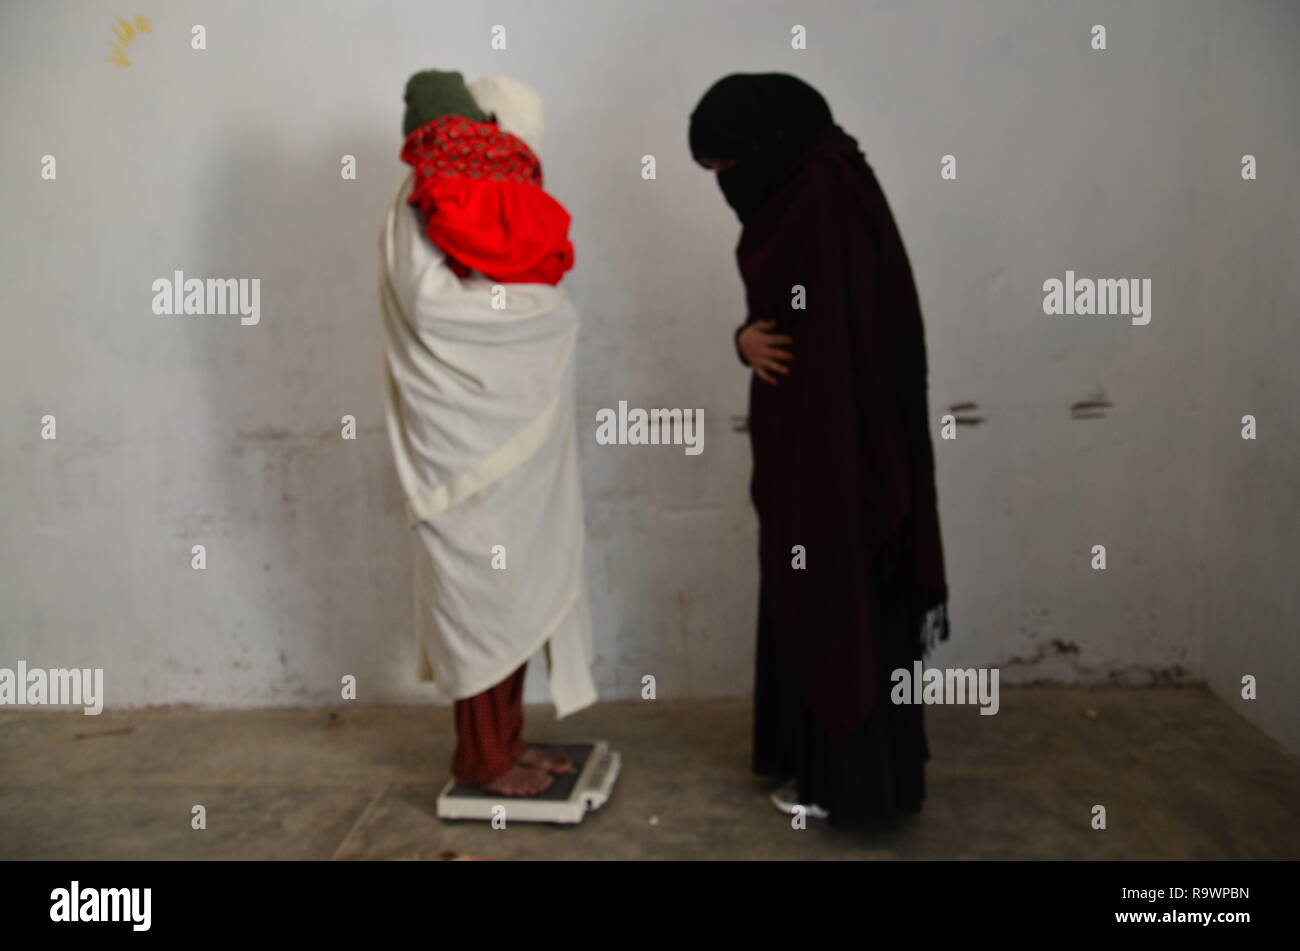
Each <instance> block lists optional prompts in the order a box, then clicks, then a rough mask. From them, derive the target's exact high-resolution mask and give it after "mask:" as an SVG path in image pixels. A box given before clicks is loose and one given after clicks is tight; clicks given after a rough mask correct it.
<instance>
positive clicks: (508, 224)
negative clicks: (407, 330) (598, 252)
mask: <svg viewBox="0 0 1300 951" xmlns="http://www.w3.org/2000/svg"><path fill="white" fill-rule="evenodd" d="M402 161H404V162H406V163H407V164H408V165H410V166H412V167H413V168H414V169H415V184H414V186H413V187H412V189H411V197H410V198H409V199H408V200H409V202H410V203H411V204H412V205H415V206H417V207H418V208H419V209H420V211H421V212H422V213H423V215H424V219H425V227H426V230H427V231H428V234H429V239H430V240H431V241H433V243H434V244H435V245H437V246H438V247H439V248H440V249H441V250H442V251H444V252H445V253H446V255H447V259H448V263H449V264H450V266H451V268H452V270H454V271H455V272H456V273H457V274H458V275H460V276H461V277H464V276H466V275H467V274H469V272H470V271H478V272H479V273H480V274H483V275H485V276H486V277H488V278H490V279H491V280H494V281H500V282H501V283H503V284H525V283H536V284H558V283H559V282H560V279H561V278H562V277H563V276H564V273H565V272H566V271H568V270H569V268H571V267H573V244H572V243H571V242H570V241H569V237H568V233H569V220H570V219H569V213H568V212H567V211H565V209H564V206H563V205H561V204H560V203H559V202H558V201H556V200H555V199H554V198H552V197H551V196H550V195H548V194H547V193H546V192H545V191H543V190H542V163H541V162H540V161H539V160H538V158H537V156H536V155H535V154H533V151H532V149H530V148H529V147H528V146H527V145H525V144H524V142H523V140H521V139H519V138H518V137H516V136H513V135H511V134H510V133H509V132H504V131H502V130H501V129H500V128H498V127H497V125H496V124H495V123H493V122H474V121H473V120H471V119H466V118H464V117H462V116H441V117H439V118H437V119H434V120H432V121H431V122H428V123H426V124H424V125H422V126H420V127H419V128H418V129H415V130H414V131H413V132H412V133H411V134H410V135H409V136H407V138H406V143H405V145H403V147H402Z"/></svg>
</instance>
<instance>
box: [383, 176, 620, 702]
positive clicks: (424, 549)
mask: <svg viewBox="0 0 1300 951" xmlns="http://www.w3.org/2000/svg"><path fill="white" fill-rule="evenodd" d="M412 177H413V176H411V175H408V176H407V177H406V179H405V180H404V181H403V182H402V184H401V185H400V186H398V189H397V192H396V194H395V195H394V196H393V201H392V204H391V205H390V206H389V209H388V216H387V219H386V221H385V225H384V230H383V233H382V234H381V236H380V262H381V264H380V288H381V292H380V293H381V297H382V300H383V310H384V328H385V356H386V364H387V371H388V372H387V376H388V434H389V439H390V441H391V443H392V447H393V455H394V458H395V461H396V464H397V474H398V477H399V478H400V480H401V483H402V487H403V489H404V491H405V495H406V499H407V509H408V514H409V521H410V524H411V526H412V528H413V529H414V532H415V541H416V543H415V546H414V547H415V571H414V578H415V617H416V635H417V638H418V640H419V644H420V661H421V663H420V679H422V680H433V681H435V682H436V683H437V684H438V686H439V687H440V688H441V689H442V690H443V691H445V692H446V693H447V694H449V695H450V696H451V697H453V698H456V699H462V698H465V697H470V696H473V695H474V694H476V693H480V692H482V691H484V690H486V689H487V688H489V687H492V686H494V685H495V684H497V683H500V682H501V681H502V680H504V679H505V678H506V677H507V676H509V675H510V674H511V673H513V672H514V671H515V670H516V669H517V668H518V667H519V665H520V664H522V663H524V662H525V661H526V660H528V659H529V658H530V657H532V655H533V654H535V653H536V652H537V651H538V650H539V649H540V648H541V647H542V646H543V645H545V646H546V648H547V657H548V660H549V661H550V680H551V697H552V699H553V701H554V703H555V707H556V714H557V715H558V716H561V717H563V716H567V715H568V714H570V713H573V712H575V711H577V710H580V709H582V708H583V707H585V706H587V705H589V704H591V703H593V702H595V699H596V689H595V685H594V684H593V683H592V680H591V671H590V667H591V660H592V648H591V623H590V620H589V618H588V613H587V598H586V592H585V587H584V578H583V522H582V495H581V486H580V483H579V479H578V459H577V442H576V435H575V422H574V405H573V363H574V345H575V342H576V339H577V331H578V317H577V314H576V313H575V312H574V309H573V306H572V305H571V304H570V303H569V298H568V295H567V294H566V293H565V292H564V290H563V289H561V288H559V287H552V286H550V285H548V284H505V285H501V284H498V285H494V284H493V283H492V282H491V281H489V280H488V279H487V278H485V277H483V276H482V275H479V274H473V275H471V276H470V277H469V278H466V279H464V280H461V279H460V278H458V277H457V276H456V275H455V274H454V273H453V272H452V271H451V270H450V268H448V266H447V263H446V260H445V258H444V256H443V254H442V252H441V251H439V250H438V249H437V248H436V247H435V246H434V245H433V243H432V242H431V241H430V240H429V238H428V236H427V235H426V234H425V233H424V229H423V228H422V227H421V224H422V222H421V220H420V218H419V213H418V212H417V211H416V210H415V209H414V208H413V207H411V206H410V205H408V204H407V202H406V198H407V196H408V195H409V194H410V188H411V182H412ZM494 288H495V292H494ZM494 304H495V305H496V306H495V307H494V306H493V305H494ZM498 546H499V547H498ZM503 563H504V568H501V567H500V565H501V564H503ZM494 564H495V565H496V566H497V567H494Z"/></svg>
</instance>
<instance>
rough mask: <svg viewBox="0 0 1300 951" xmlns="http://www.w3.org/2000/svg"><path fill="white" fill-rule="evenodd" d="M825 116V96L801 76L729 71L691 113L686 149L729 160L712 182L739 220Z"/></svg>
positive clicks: (785, 170) (827, 120) (699, 156)
mask: <svg viewBox="0 0 1300 951" xmlns="http://www.w3.org/2000/svg"><path fill="white" fill-rule="evenodd" d="M831 122H832V119H831V110H830V107H829V106H827V105H826V100H825V99H823V98H822V95H821V93H819V92H818V91H817V90H816V89H813V88H812V87H811V86H809V85H808V84H807V83H805V82H803V81H802V80H800V79H796V78H795V77H793V76H787V75H785V74H784V73H734V74H732V75H730V76H726V77H724V78H722V79H720V80H718V81H717V82H716V83H714V84H713V86H712V87H711V88H710V89H709V91H708V92H707V93H705V94H704V98H702V99H701V100H700V102H699V104H698V105H697V106H696V107H695V111H694V112H692V113H691V126H690V144H691V154H692V155H693V156H694V157H695V160H696V161H697V162H700V163H703V162H704V161H705V160H707V159H734V160H735V162H736V164H735V165H733V166H732V167H731V168H728V169H725V170H723V171H721V172H719V173H718V185H719V187H721V189H722V194H723V195H724V196H725V197H726V199H727V204H728V205H730V206H731V207H732V208H733V209H734V210H735V212H736V214H737V215H739V216H740V220H741V221H742V222H744V221H746V220H747V219H748V218H749V217H750V215H752V214H753V212H754V211H755V210H756V209H757V208H758V207H759V206H760V205H761V204H762V203H763V201H764V199H766V198H767V197H768V196H769V195H770V194H771V193H772V192H773V191H774V190H775V189H776V188H777V186H779V185H780V184H781V182H782V181H783V180H784V179H785V177H786V176H787V175H788V174H789V172H790V169H791V168H792V167H793V166H794V163H795V162H796V161H797V160H798V159H799V157H800V156H801V155H803V153H804V152H805V151H807V149H808V146H809V145H810V144H811V143H812V142H813V140H814V138H815V137H816V136H817V133H819V132H821V131H822V130H823V129H824V128H826V127H827V126H829V125H830V124H831Z"/></svg>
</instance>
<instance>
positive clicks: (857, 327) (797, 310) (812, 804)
mask: <svg viewBox="0 0 1300 951" xmlns="http://www.w3.org/2000/svg"><path fill="white" fill-rule="evenodd" d="M690 145H691V152H692V154H693V155H694V157H695V159H696V160H697V161H698V162H700V164H702V165H704V166H705V167H707V168H710V169H713V170H715V171H716V172H717V173H718V184H719V185H720V186H721V188H722V192H723V195H724V196H725V197H726V200H727V203H728V204H729V205H730V206H731V207H732V208H733V209H734V210H735V211H736V213H737V215H739V217H740V220H741V223H742V225H743V231H742V234H741V237H740V244H739V246H738V247H737V249H736V257H737V260H738V262H739V265H740V273H741V277H742V279H743V281H744V285H745V297H746V305H747V309H748V317H747V319H746V321H745V323H744V324H743V325H742V326H741V327H740V328H739V329H738V330H737V331H736V336H735V340H736V348H737V352H738V355H739V356H740V358H741V360H742V362H745V363H746V364H748V365H750V366H752V367H753V369H754V375H753V378H752V379H751V382H750V396H749V432H750V443H751V447H752V450H753V457H754V470H753V478H752V482H751V485H750V494H751V498H752V499H753V502H754V506H755V508H756V509H757V512H758V519H759V565H760V576H761V581H760V594H759V623H758V652H757V676H756V678H755V688H754V759H753V766H754V771H755V772H757V773H760V774H765V775H775V776H777V777H778V778H780V779H782V780H785V781H786V782H785V783H784V785H782V786H781V787H780V788H778V790H777V791H776V792H774V793H773V797H772V798H773V801H774V802H775V803H776V804H777V806H778V807H779V808H782V809H783V810H784V811H786V812H794V811H795V809H796V806H802V807H803V808H804V809H805V810H806V813H807V814H808V815H812V816H819V817H828V819H829V821H830V822H831V824H833V825H859V826H860V825H875V824H881V823H883V824H893V823H894V822H895V821H896V820H897V818H898V816H899V814H900V813H902V812H914V811H916V810H918V809H919V808H920V805H921V800H922V798H923V797H924V792H925V787H924V764H925V762H926V760H927V759H928V758H929V750H928V747H927V744H926V739H925V730H924V726H923V723H922V717H921V711H922V707H921V706H920V705H901V704H894V703H891V700H890V691H891V679H890V674H891V672H892V671H894V670H896V669H899V668H902V669H905V670H907V671H908V675H909V677H910V676H911V675H912V672H913V667H912V665H913V662H914V661H917V660H919V659H920V658H921V657H922V655H923V654H924V652H925V651H926V649H927V648H928V647H930V646H932V645H933V643H934V642H935V641H936V640H939V639H944V638H946V637H947V633H948V626H947V614H946V603H947V584H946V580H945V577H944V565H943V548H942V543H941V541H940V537H939V519H938V510H937V501H936V496H935V486H934V456H933V449H932V446H931V442H930V432H929V421H928V420H929V411H928V407H927V395H926V389H927V382H926V357H925V335H924V330H923V327H922V324H921V311H920V305H919V303H918V300H917V296H916V289H915V286H914V284H913V281H912V270H911V266H910V264H909V263H908V259H907V253H906V251H905V250H904V248H903V242H902V239H901V237H900V236H899V233H898V229H897V227H896V226H895V224H894V219H893V216H892V214H891V213H890V210H889V206H888V204H887V203H886V201H885V196H884V194H883V192H882V191H881V189H880V186H879V184H878V183H877V182H876V178H875V175H874V174H873V172H872V170H871V167H870V166H869V165H867V163H866V160H865V158H864V156H863V154H862V152H861V151H860V150H859V149H858V146H857V142H856V141H855V140H854V139H852V138H850V137H849V136H848V135H847V134H845V132H844V131H843V130H842V129H841V128H840V127H839V126H837V125H835V123H834V122H833V121H832V119H831V114H830V109H829V108H828V107H827V105H826V102H825V100H824V99H823V98H822V97H821V95H820V94H819V93H818V92H817V91H816V90H815V89H813V88H812V87H810V86H808V85H807V84H806V83H803V82H801V81H800V80H798V79H795V78H794V77H792V76H785V75H780V74H752V75H750V74H746V75H732V76H728V77H726V78H724V79H722V80H720V81H719V82H718V83H716V84H715V85H714V86H713V87H712V88H711V89H710V90H709V91H708V93H707V94H706V95H705V96H704V98H703V99H702V100H701V101H700V103H699V105H698V106H696V108H695V111H694V112H693V113H692V114H691V126H690Z"/></svg>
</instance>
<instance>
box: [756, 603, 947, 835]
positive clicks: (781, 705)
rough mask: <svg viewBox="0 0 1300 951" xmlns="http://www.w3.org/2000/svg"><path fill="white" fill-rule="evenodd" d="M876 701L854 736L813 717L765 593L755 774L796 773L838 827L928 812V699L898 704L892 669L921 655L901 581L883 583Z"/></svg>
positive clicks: (804, 793)
mask: <svg viewBox="0 0 1300 951" xmlns="http://www.w3.org/2000/svg"><path fill="white" fill-rule="evenodd" d="M877 590H878V592H879V595H880V596H879V597H877V598H876V599H875V601H876V604H877V608H876V617H877V624H876V628H875V631H876V635H877V641H876V678H877V689H876V697H877V699H876V703H875V706H874V708H873V709H872V711H871V713H870V714H869V715H868V716H867V718H866V720H865V721H864V722H863V724H862V726H861V727H860V728H859V729H858V731H857V732H856V733H855V734H854V735H853V736H852V737H850V739H849V740H848V741H847V742H844V743H840V742H836V741H835V740H833V739H832V738H831V737H830V736H829V735H827V734H826V732H825V731H823V730H822V729H820V728H819V727H818V726H817V724H816V723H815V722H814V721H813V718H812V716H811V715H810V714H809V712H808V709H807V707H806V706H805V705H804V703H803V700H802V699H801V697H800V694H799V690H798V688H797V686H796V684H795V683H794V681H793V678H792V677H791V676H790V671H789V668H788V667H787V666H786V665H785V664H783V663H782V661H781V655H780V648H779V645H778V642H777V636H776V631H775V629H774V626H773V624H772V619H771V616H770V615H769V613H768V611H767V609H766V606H765V604H764V599H763V597H762V595H761V594H760V596H759V610H758V656H757V662H756V668H757V670H756V676H755V681H754V761H753V767H754V772H755V773H758V774H759V775H764V776H776V777H778V778H780V779H781V780H785V779H789V778H791V777H793V778H794V779H795V781H796V782H797V784H798V788H799V801H800V802H802V803H815V804H817V805H818V806H821V807H822V808H823V809H825V810H827V812H829V813H830V816H829V818H828V819H827V821H828V822H829V823H830V824H831V825H834V826H857V827H884V828H889V827H893V826H895V825H896V824H897V822H898V820H899V818H900V816H902V815H903V814H905V813H914V812H917V811H919V810H920V808H921V800H922V799H923V798H924V797H925V763H926V761H927V760H929V758H930V750H929V746H928V744H927V743H926V739H925V724H924V722H923V716H922V711H923V709H924V707H923V706H922V705H920V704H907V705H901V704H900V705H895V704H893V703H891V702H890V699H889V694H890V690H891V688H892V687H893V684H892V683H891V681H890V674H891V672H892V671H894V670H895V669H897V668H900V667H902V668H904V669H906V670H908V671H909V672H910V671H911V670H912V664H913V662H914V661H916V660H918V659H920V658H921V654H922V647H921V639H920V636H919V630H920V621H921V619H920V617H919V616H918V615H917V613H916V612H915V610H914V608H913V605H914V599H912V598H910V597H908V596H906V595H905V594H904V593H903V589H902V588H900V587H897V586H887V585H881V584H878V585H877Z"/></svg>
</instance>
